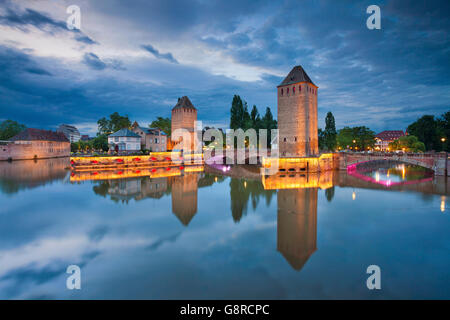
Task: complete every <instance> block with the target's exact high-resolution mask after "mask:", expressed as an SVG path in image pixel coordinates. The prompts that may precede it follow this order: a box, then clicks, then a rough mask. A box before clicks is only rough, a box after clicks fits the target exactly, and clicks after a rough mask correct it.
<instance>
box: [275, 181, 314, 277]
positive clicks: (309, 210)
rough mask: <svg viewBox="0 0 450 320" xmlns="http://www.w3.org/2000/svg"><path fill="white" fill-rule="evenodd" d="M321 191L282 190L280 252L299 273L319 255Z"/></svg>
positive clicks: (279, 202) (280, 199)
mask: <svg viewBox="0 0 450 320" xmlns="http://www.w3.org/2000/svg"><path fill="white" fill-rule="evenodd" d="M317 192H318V189H317V188H308V189H286V190H279V191H278V195H277V200H278V214H277V249H278V251H279V252H281V254H282V255H283V257H284V258H285V259H286V260H287V261H288V262H289V264H290V265H291V266H292V268H294V269H295V270H300V269H301V268H302V267H303V266H304V264H305V263H306V261H307V260H308V259H309V257H310V256H311V255H312V254H313V253H314V251H316V249H317V247H316V239H317Z"/></svg>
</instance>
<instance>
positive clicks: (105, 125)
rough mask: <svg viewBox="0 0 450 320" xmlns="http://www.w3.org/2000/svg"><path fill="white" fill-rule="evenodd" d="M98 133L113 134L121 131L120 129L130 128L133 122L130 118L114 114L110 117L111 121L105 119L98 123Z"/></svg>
mask: <svg viewBox="0 0 450 320" xmlns="http://www.w3.org/2000/svg"><path fill="white" fill-rule="evenodd" d="M97 124H98V133H97V135H102V134H111V133H113V132H116V131H119V130H120V129H124V128H130V127H131V121H130V119H129V118H128V116H121V115H120V114H119V113H118V112H114V113H112V114H111V115H110V116H109V119H107V118H105V117H103V118H101V119H100V120H98V121H97Z"/></svg>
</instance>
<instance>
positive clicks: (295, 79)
mask: <svg viewBox="0 0 450 320" xmlns="http://www.w3.org/2000/svg"><path fill="white" fill-rule="evenodd" d="M299 82H309V83H311V84H313V85H315V84H314V82H312V80H311V78H310V77H309V76H308V74H307V73H306V72H305V70H303V68H302V66H295V67H294V68H292V70H291V72H289V74H288V75H287V77H286V78H284V80H283V82H281V83H280V85H279V87H281V86H285V85H288V84H293V83H299Z"/></svg>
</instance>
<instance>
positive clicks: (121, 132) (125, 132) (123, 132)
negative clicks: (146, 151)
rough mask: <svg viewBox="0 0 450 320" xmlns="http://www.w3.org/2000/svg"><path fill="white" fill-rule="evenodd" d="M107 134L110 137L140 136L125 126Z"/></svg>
mask: <svg viewBox="0 0 450 320" xmlns="http://www.w3.org/2000/svg"><path fill="white" fill-rule="evenodd" d="M109 136H110V137H135V138H140V137H141V136H140V135H138V134H137V133H134V132H133V131H131V130H128V129H126V128H124V129H120V130H119V131H116V132H114V133H112V134H110V135H109Z"/></svg>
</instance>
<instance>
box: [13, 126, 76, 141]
mask: <svg viewBox="0 0 450 320" xmlns="http://www.w3.org/2000/svg"><path fill="white" fill-rule="evenodd" d="M11 141H57V142H70V141H69V139H67V138H66V136H65V135H64V133H62V132H55V131H50V130H41V129H34V128H28V129H25V130H23V131H22V132H20V133H19V134H17V135H15V136H14V137H12V138H11Z"/></svg>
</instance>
